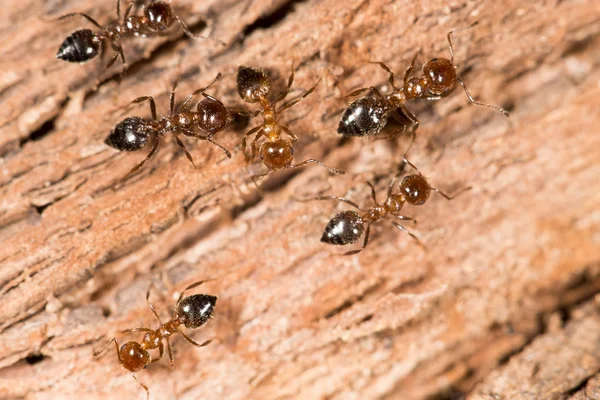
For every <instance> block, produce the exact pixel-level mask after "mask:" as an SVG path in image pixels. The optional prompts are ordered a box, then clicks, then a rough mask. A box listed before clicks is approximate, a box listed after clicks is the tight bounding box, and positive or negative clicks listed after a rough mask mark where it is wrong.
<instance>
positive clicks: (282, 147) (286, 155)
mask: <svg viewBox="0 0 600 400" xmlns="http://www.w3.org/2000/svg"><path fill="white" fill-rule="evenodd" d="M260 159H261V160H263V163H264V164H265V166H266V167H267V168H269V169H270V170H272V171H279V170H282V169H285V168H288V167H289V166H290V165H292V160H293V159H294V147H293V146H292V142H290V141H289V140H285V139H279V140H275V141H273V142H265V143H263V144H262V145H261V146H260Z"/></svg>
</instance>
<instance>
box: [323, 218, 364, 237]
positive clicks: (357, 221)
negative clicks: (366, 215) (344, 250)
mask: <svg viewBox="0 0 600 400" xmlns="http://www.w3.org/2000/svg"><path fill="white" fill-rule="evenodd" d="M363 231H364V227H363V221H362V219H361V217H360V215H358V214H357V213H355V212H354V211H342V212H340V213H338V214H336V215H335V217H333V218H332V219H331V221H329V223H328V224H327V227H325V232H323V236H322V237H321V242H323V243H328V244H334V245H338V246H343V245H346V244H352V243H356V242H357V241H358V239H359V238H360V237H361V236H362V234H363Z"/></svg>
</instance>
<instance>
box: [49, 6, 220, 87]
mask: <svg viewBox="0 0 600 400" xmlns="http://www.w3.org/2000/svg"><path fill="white" fill-rule="evenodd" d="M170 3H171V2H170V1H169V3H167V2H164V1H155V0H152V1H150V2H149V3H148V4H146V5H145V6H144V15H143V16H138V15H131V16H130V15H129V13H130V12H131V10H132V9H133V7H135V5H136V0H131V1H130V4H129V6H128V7H127V9H126V10H125V14H124V15H123V18H122V19H121V1H120V0H117V21H115V22H113V23H110V24H108V25H107V26H106V27H103V26H101V25H100V24H99V23H98V22H97V21H96V20H95V19H94V18H92V17H90V16H89V15H87V14H84V13H79V12H75V13H70V14H66V15H63V16H62V17H60V18H58V20H64V19H67V18H71V17H74V16H81V17H84V18H85V19H86V20H88V21H89V22H91V23H92V24H93V25H95V26H96V27H97V28H98V31H96V32H94V31H93V30H91V29H80V30H78V31H75V32H73V33H72V34H71V35H70V36H69V37H67V38H66V39H65V41H64V42H63V43H62V45H61V46H60V48H59V49H58V52H57V53H56V58H59V59H61V60H64V61H68V62H72V63H85V62H87V61H89V60H91V59H93V58H95V57H96V56H98V55H99V54H100V53H101V52H102V43H103V42H104V41H107V42H108V43H110V47H111V48H112V50H113V51H114V52H115V54H114V55H113V57H112V58H111V60H110V61H109V62H108V64H107V65H106V69H108V68H110V67H111V66H112V65H113V64H114V63H115V61H117V58H119V57H120V58H121V61H122V63H123V69H122V71H121V75H120V78H119V80H121V79H122V78H123V76H124V74H125V71H126V70H127V62H126V61H125V53H124V52H123V47H122V46H121V40H122V39H124V38H126V37H129V36H141V37H150V36H156V35H159V34H162V33H163V32H164V31H166V30H167V29H168V28H170V27H171V26H172V25H173V24H174V23H175V21H177V22H178V23H179V25H180V26H181V28H182V29H183V31H184V32H185V34H186V35H187V36H189V37H190V38H192V39H207V38H206V37H204V36H198V35H194V34H193V33H192V32H190V30H189V28H188V27H187V25H186V24H185V22H183V20H182V19H181V18H180V17H179V16H178V15H177V14H175V13H174V12H173V10H172V9H171V4H170ZM221 43H222V42H221Z"/></svg>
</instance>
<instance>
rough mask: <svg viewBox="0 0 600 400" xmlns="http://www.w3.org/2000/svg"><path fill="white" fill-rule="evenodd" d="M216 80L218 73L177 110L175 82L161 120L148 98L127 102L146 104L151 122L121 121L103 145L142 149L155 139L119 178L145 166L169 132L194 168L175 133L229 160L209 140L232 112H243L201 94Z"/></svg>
mask: <svg viewBox="0 0 600 400" xmlns="http://www.w3.org/2000/svg"><path fill="white" fill-rule="evenodd" d="M220 77H221V74H218V75H217V76H216V77H215V79H214V80H213V81H212V82H211V83H210V84H209V85H208V86H206V87H204V88H202V89H198V90H196V91H195V92H194V93H192V94H191V95H190V96H189V97H188V98H187V99H186V100H185V101H184V102H183V103H182V104H181V105H180V106H179V107H177V109H176V108H175V89H176V88H177V81H175V83H174V84H173V88H172V89H171V97H170V114H169V116H166V117H161V118H160V119H158V118H157V115H156V103H155V102H154V99H153V98H152V96H142V97H138V98H137V99H135V100H133V101H132V102H131V104H134V103H141V102H144V101H149V102H150V111H151V113H152V120H146V119H142V118H140V117H128V118H125V119H124V120H123V121H121V122H119V123H118V124H117V126H116V127H115V129H113V130H112V131H111V133H110V134H109V135H108V137H107V138H106V139H105V141H104V142H105V143H106V144H107V145H109V146H111V147H113V148H115V149H117V150H119V151H135V150H139V149H141V148H143V147H144V146H145V145H146V143H147V142H148V138H149V137H150V136H151V135H153V136H155V139H154V143H153V144H152V149H151V150H150V153H148V155H147V156H146V158H144V159H143V160H142V161H140V162H139V163H138V164H137V165H136V166H135V167H133V168H132V169H131V171H129V173H128V174H127V175H126V176H125V177H124V178H123V179H125V178H127V177H128V176H130V175H131V174H133V173H135V172H136V171H137V170H139V169H140V168H141V167H142V166H143V165H144V164H145V163H146V161H148V160H149V159H150V158H152V156H154V154H155V153H156V150H157V149H158V143H159V141H160V138H162V137H164V136H165V135H167V134H168V133H171V134H172V135H173V136H174V137H175V141H176V142H177V145H178V146H179V147H180V148H181V149H182V150H183V151H184V152H185V155H186V157H187V158H188V160H190V162H191V163H192V164H193V165H194V166H195V164H194V160H193V158H192V156H191V154H190V153H189V152H188V151H187V150H186V148H185V146H184V144H183V142H182V141H181V139H179V137H178V136H177V133H178V132H181V133H182V134H183V135H184V136H188V137H194V138H197V139H201V140H206V141H208V142H210V143H212V144H213V145H215V146H217V147H219V148H220V149H221V150H223V151H224V152H225V154H226V155H227V157H229V158H231V153H230V152H229V150H227V149H226V148H225V147H223V146H221V145H220V144H219V143H217V142H215V141H214V140H213V139H212V137H213V136H214V135H215V134H216V133H218V132H220V131H221V130H223V129H224V128H225V127H226V126H227V124H229V123H230V122H231V121H232V120H233V116H232V114H233V113H243V112H241V111H236V110H233V109H230V108H227V107H225V105H224V104H223V103H221V101H219V100H218V99H216V98H214V97H212V96H210V95H208V94H206V93H205V91H206V90H207V89H208V88H210V87H211V86H212V85H213V84H214V83H215V82H216V81H217V80H218V79H219V78H220ZM199 94H201V95H202V96H204V97H205V99H204V100H202V101H200V102H199V103H198V105H197V107H196V111H193V110H190V109H188V108H187V105H188V103H189V102H190V101H191V100H192V99H193V98H194V97H195V96H197V95H199ZM194 127H198V128H199V129H200V130H201V131H203V132H205V133H207V135H206V136H204V135H200V134H196V133H194V132H193V129H194Z"/></svg>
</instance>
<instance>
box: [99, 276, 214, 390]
mask: <svg viewBox="0 0 600 400" xmlns="http://www.w3.org/2000/svg"><path fill="white" fill-rule="evenodd" d="M204 282H206V280H203V281H199V282H196V283H193V284H191V285H189V286H188V287H186V288H185V289H184V290H183V291H182V292H181V294H180V295H179V299H178V300H177V303H176V304H175V317H174V318H172V319H171V320H170V321H167V322H166V323H164V324H163V323H162V321H161V319H160V316H159V315H158V313H157V312H156V309H155V308H154V306H153V305H152V303H150V301H149V298H150V289H148V291H147V292H146V303H148V306H149V307H150V310H151V311H152V314H154V316H155V317H156V319H157V320H158V323H159V324H160V326H159V327H158V328H157V329H151V328H147V327H145V326H142V327H139V328H133V329H126V330H124V331H121V333H131V332H146V334H145V335H144V338H143V339H142V341H141V342H136V341H130V342H127V343H125V344H123V345H122V346H121V347H119V341H118V340H117V338H116V337H113V338H112V339H110V340H109V341H108V342H107V343H106V344H105V345H104V346H103V347H102V348H101V349H100V350H98V351H95V352H94V356H98V355H100V354H101V353H102V352H104V350H105V349H106V348H107V347H108V345H109V344H110V343H112V342H114V343H115V350H116V352H117V357H118V358H119V364H121V365H122V366H123V367H124V368H125V369H127V370H129V371H130V372H131V373H132V374H131V376H133V379H135V381H136V382H137V383H139V384H140V385H141V386H142V387H143V388H144V390H146V398H147V399H148V398H150V391H149V390H148V387H147V386H146V385H144V384H143V383H142V382H140V381H139V380H138V379H137V377H136V376H135V375H134V374H133V373H134V372H138V371H140V370H142V369H144V368H146V367H147V366H148V365H150V363H153V362H156V361H159V360H161V359H162V358H163V356H164V354H165V347H164V344H163V340H164V341H166V343H167V351H168V354H169V363H170V364H171V366H173V351H172V350H171V344H170V343H169V337H170V336H171V335H174V334H176V333H178V334H180V335H181V336H183V338H184V339H185V340H187V341H188V342H189V343H191V344H193V345H194V346H197V347H204V346H206V345H208V344H209V343H210V342H211V341H210V340H207V341H205V342H203V343H197V342H196V341H194V339H192V338H191V337H189V336H188V335H186V334H185V333H183V332H182V331H180V330H179V329H178V328H179V326H180V325H184V326H185V327H186V328H188V329H197V328H200V327H201V326H203V325H205V324H206V323H207V322H208V320H209V319H210V318H212V313H213V310H214V308H215V304H216V302H217V298H216V297H215V296H211V295H207V294H194V295H191V296H186V297H183V295H184V294H185V292H186V291H187V290H190V289H193V288H195V287H197V286H200V285H201V284H202V283H204ZM153 349H158V352H159V354H158V358H151V356H150V353H149V352H148V351H149V350H153Z"/></svg>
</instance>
